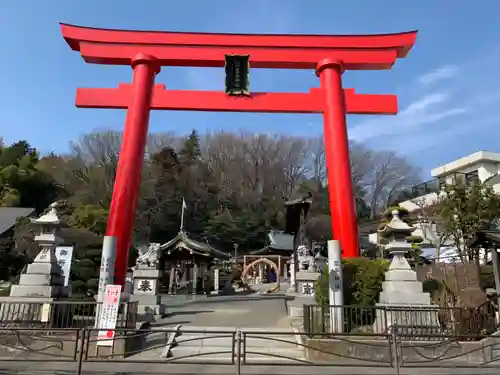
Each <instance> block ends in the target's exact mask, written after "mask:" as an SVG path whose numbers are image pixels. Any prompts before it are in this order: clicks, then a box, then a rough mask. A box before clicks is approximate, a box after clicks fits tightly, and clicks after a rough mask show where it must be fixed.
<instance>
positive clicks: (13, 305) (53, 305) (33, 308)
mask: <svg viewBox="0 0 500 375" xmlns="http://www.w3.org/2000/svg"><path fill="white" fill-rule="evenodd" d="M100 306H101V303H100V302H96V301H74V300H61V301H51V302H46V303H45V302H8V301H7V302H4V301H2V302H1V303H0V325H1V326H5V325H7V326H9V325H16V326H22V327H26V326H28V327H33V328H87V327H93V326H95V318H96V311H97V310H98V309H99V307H100ZM137 308H138V302H137V301H135V302H124V303H121V304H120V306H119V309H118V316H117V322H116V326H117V327H123V328H135V325H136V322H137Z"/></svg>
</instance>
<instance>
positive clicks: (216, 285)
mask: <svg viewBox="0 0 500 375" xmlns="http://www.w3.org/2000/svg"><path fill="white" fill-rule="evenodd" d="M219 282H220V270H219V269H218V268H215V269H214V290H215V291H216V292H218V291H219Z"/></svg>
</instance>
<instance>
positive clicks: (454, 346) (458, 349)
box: [0, 327, 500, 375]
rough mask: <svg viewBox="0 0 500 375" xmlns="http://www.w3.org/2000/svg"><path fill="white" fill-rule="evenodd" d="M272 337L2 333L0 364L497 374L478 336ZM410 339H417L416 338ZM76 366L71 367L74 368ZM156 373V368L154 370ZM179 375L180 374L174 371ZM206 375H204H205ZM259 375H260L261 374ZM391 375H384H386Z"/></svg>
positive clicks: (492, 350) (495, 350)
mask: <svg viewBox="0 0 500 375" xmlns="http://www.w3.org/2000/svg"><path fill="white" fill-rule="evenodd" d="M311 336H312V335H311V334H310V333H307V332H301V331H297V332H291V331H286V332H284V331H267V330H251V329H243V330H238V329H234V330H217V329H214V330H189V329H185V330H184V329H178V328H167V329H159V328H156V329H148V330H139V331H137V330H131V329H123V328H122V329H116V331H115V338H114V340H111V342H110V343H111V346H105V345H99V341H98V339H97V330H96V329H86V328H84V329H48V328H45V329H41V328H31V329H30V328H5V329H3V330H2V331H0V364H1V367H2V368H3V369H15V366H16V362H22V363H23V364H22V365H23V366H24V367H23V368H24V370H25V371H26V370H34V369H36V370H45V371H58V370H61V369H64V371H65V373H67V372H68V370H69V371H72V370H71V368H72V367H73V366H74V367H73V368H74V371H75V374H77V375H80V374H81V373H82V370H86V371H108V372H109V371H113V372H123V373H126V372H129V371H130V372H132V373H144V365H145V364H148V372H152V373H160V372H161V373H165V372H170V371H169V370H168V369H165V367H164V366H165V365H166V364H172V365H189V366H190V367H189V370H190V371H192V372H193V373H194V372H196V373H198V371H199V370H198V369H196V368H195V367H193V366H196V365H199V366H203V368H204V370H206V368H207V366H212V367H215V369H214V370H216V371H217V370H219V371H220V370H221V368H220V366H226V367H227V366H233V367H234V371H235V374H236V375H240V373H241V369H242V367H248V368H250V369H251V368H255V369H258V367H259V366H266V367H268V366H276V371H275V372H276V373H280V372H281V373H290V366H314V367H318V366H322V367H325V366H326V367H360V368H368V367H370V368H386V369H389V368H390V369H392V371H393V372H394V374H396V375H398V374H399V371H400V369H401V368H407V367H426V368H431V367H434V368H436V367H437V368H457V367H464V368H487V367H493V368H500V337H498V336H484V335H483V336H477V337H476V339H475V341H467V342H465V343H464V342H463V341H461V339H460V338H457V337H455V336H451V335H439V336H438V337H435V338H432V337H431V336H430V335H425V340H426V341H421V340H417V341H411V340H407V337H406V336H405V334H404V333H401V332H400V329H399V327H392V329H390V330H389V332H387V333H384V334H374V333H356V334H353V333H342V334H340V333H339V334H333V335H332V334H326V333H324V334H318V333H314V336H315V337H314V338H311ZM412 336H413V337H414V336H415V335H412ZM70 364H72V365H70ZM155 366H157V367H155ZM172 371H174V372H176V371H175V370H172ZM205 372H206V371H205ZM256 373H257V372H256ZM385 373H387V370H385Z"/></svg>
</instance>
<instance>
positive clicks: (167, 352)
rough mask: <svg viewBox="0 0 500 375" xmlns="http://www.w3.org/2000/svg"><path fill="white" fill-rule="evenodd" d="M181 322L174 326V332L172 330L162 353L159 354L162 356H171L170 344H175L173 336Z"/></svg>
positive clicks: (177, 331)
mask: <svg viewBox="0 0 500 375" xmlns="http://www.w3.org/2000/svg"><path fill="white" fill-rule="evenodd" d="M181 327H182V324H177V325H176V326H175V328H174V332H172V333H171V334H170V336H169V338H168V341H167V344H166V345H165V349H163V353H162V354H161V356H162V358H169V357H171V356H172V352H171V349H172V346H173V345H175V338H176V337H177V335H178V334H179V330H180V329H181Z"/></svg>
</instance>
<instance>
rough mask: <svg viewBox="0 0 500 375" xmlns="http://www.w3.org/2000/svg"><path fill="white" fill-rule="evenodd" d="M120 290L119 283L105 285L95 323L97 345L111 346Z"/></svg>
mask: <svg viewBox="0 0 500 375" xmlns="http://www.w3.org/2000/svg"><path fill="white" fill-rule="evenodd" d="M121 292H122V286H121V285H106V289H105V292H104V296H103V301H102V305H101V308H100V314H99V322H98V324H97V328H98V329H99V333H98V334H97V345H100V346H113V339H114V338H115V328H116V321H117V318H118V308H119V307H120V294H121Z"/></svg>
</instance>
